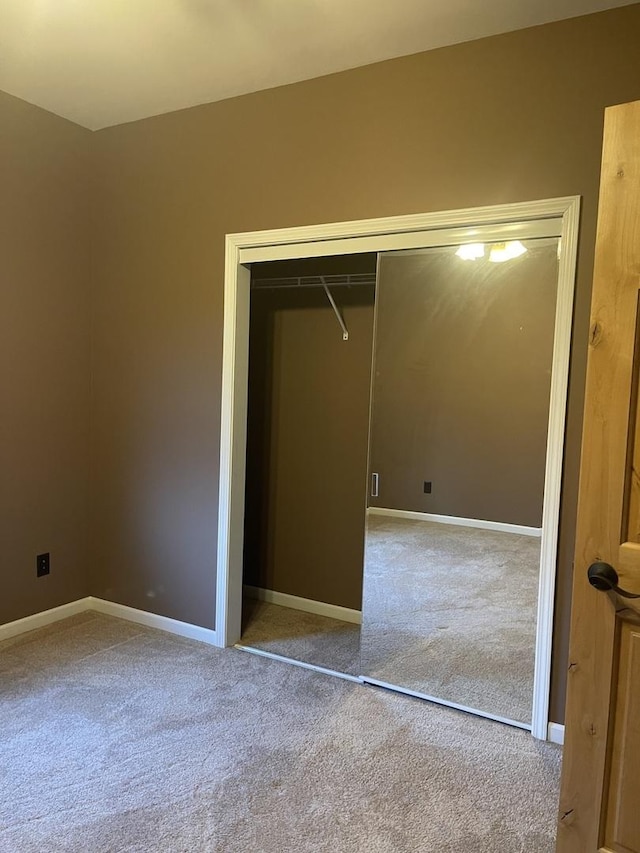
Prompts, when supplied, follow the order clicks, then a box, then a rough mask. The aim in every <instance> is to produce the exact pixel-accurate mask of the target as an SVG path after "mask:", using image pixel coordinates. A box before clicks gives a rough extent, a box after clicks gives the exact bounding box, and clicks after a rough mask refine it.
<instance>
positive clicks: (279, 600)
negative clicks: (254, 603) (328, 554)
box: [243, 584, 362, 625]
mask: <svg viewBox="0 0 640 853" xmlns="http://www.w3.org/2000/svg"><path fill="white" fill-rule="evenodd" d="M243 592H244V594H245V595H246V596H247V598H257V599H258V600H259V601H267V602H269V604H279V605H280V606H281V607H290V608H291V609H292V610H304V611H305V613H315V614H316V616H328V617H329V618H331V619H339V620H340V621H341V622H352V623H354V624H355V625H360V624H361V623H362V613H361V612H360V610H351V609H350V608H349V607H340V605H338V604H327V603H326V602H324V601H313V600H312V599H310V598H300V597H299V596H298V595H289V594H288V593H286V592H275V590H273V589H262V588H261V587H257V586H248V585H247V584H245V585H244V587H243Z"/></svg>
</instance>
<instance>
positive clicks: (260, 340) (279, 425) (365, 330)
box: [244, 255, 376, 610]
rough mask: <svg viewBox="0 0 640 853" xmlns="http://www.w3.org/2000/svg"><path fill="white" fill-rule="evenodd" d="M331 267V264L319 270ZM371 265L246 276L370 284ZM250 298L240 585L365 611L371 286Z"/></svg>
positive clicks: (369, 261)
mask: <svg viewBox="0 0 640 853" xmlns="http://www.w3.org/2000/svg"><path fill="white" fill-rule="evenodd" d="M327 262H329V263H327ZM375 268H376V256H375V255H369V256H354V257H351V258H349V257H347V258H344V259H340V258H336V259H332V258H327V259H317V260H315V261H312V262H308V261H307V262H303V263H302V264H299V263H296V262H290V263H288V264H255V265H254V266H253V268H252V271H251V272H252V277H257V278H263V277H264V278H270V277H283V276H293V275H301V274H308V275H314V274H315V275H321V274H334V275H338V274H342V275H344V274H346V273H348V272H356V271H363V272H365V271H370V272H373V273H375ZM333 295H334V298H335V299H336V302H337V303H338V305H339V306H340V309H341V311H342V314H343V317H344V320H345V323H346V326H347V328H348V330H349V340H348V341H343V340H342V331H341V329H340V326H339V324H338V321H337V319H336V317H335V315H334V313H333V311H332V309H331V308H330V306H329V305H328V301H327V297H326V295H325V293H324V291H323V290H322V289H317V288H313V289H299V290H295V291H294V290H290V289H286V290H281V289H280V290H262V289H259V290H256V291H254V292H253V293H252V297H251V331H250V349H249V413H248V435H247V479H246V482H247V488H246V499H245V500H246V502H245V506H246V518H245V573H244V574H245V583H248V584H251V585H252V586H259V587H263V588H266V589H273V590H277V591H278V592H285V593H289V594H290V595H298V596H301V597H303V598H310V599H313V600H315V601H326V602H329V603H331V604H338V605H340V606H342V607H351V608H354V609H356V610H359V609H360V607H361V604H362V572H363V564H364V524H365V506H366V481H367V441H368V430H369V388H370V381H371V344H372V335H373V300H374V286H373V285H371V286H359V287H352V288H345V287H337V288H335V289H334V294H333Z"/></svg>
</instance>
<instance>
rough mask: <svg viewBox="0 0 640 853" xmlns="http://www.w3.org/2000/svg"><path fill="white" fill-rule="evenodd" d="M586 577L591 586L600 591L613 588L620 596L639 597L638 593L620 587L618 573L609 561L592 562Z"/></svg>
mask: <svg viewBox="0 0 640 853" xmlns="http://www.w3.org/2000/svg"><path fill="white" fill-rule="evenodd" d="M587 577H588V578H589V583H590V584H591V586H593V587H595V588H596V589H599V590H601V591H602V592H608V591H609V590H613V592H617V593H618V595H621V596H622V598H640V594H638V595H636V594H635V593H633V592H627V591H626V589H620V587H619V586H618V573H617V572H616V570H615V569H614V568H613V566H610V565H609V563H592V564H591V565H590V566H589V569H588V571H587Z"/></svg>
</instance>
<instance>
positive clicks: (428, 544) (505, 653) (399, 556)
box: [361, 515, 540, 723]
mask: <svg viewBox="0 0 640 853" xmlns="http://www.w3.org/2000/svg"><path fill="white" fill-rule="evenodd" d="M365 559H366V568H365V582H364V593H363V624H362V636H361V656H362V673H363V674H364V675H367V676H369V677H372V678H375V679H377V680H380V681H385V682H389V683H391V684H395V685H399V686H401V687H406V688H408V689H410V690H414V691H416V692H419V693H423V694H426V695H428V696H433V697H436V698H438V699H445V700H447V701H450V702H455V703H457V704H460V705H464V706H467V707H469V708H474V709H476V710H480V711H485V712H487V713H490V714H494V715H497V716H501V717H505V718H507V719H510V720H514V721H518V722H523V723H530V722H531V708H532V701H533V670H534V661H535V636H536V607H537V597H538V576H539V563H540V539H538V538H535V537H531V536H523V535H520V534H514V533H502V532H497V531H493V530H479V529H476V528H470V527H460V526H456V525H449V524H437V523H434V522H426V521H409V520H404V519H395V518H388V517H386V516H375V515H373V516H370V517H369V520H368V525H367V545H366V558H365Z"/></svg>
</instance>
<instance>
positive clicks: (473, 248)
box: [456, 243, 484, 261]
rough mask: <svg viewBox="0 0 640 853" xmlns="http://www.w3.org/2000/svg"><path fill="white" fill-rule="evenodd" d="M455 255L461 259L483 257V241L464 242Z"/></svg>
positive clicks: (475, 259) (471, 259)
mask: <svg viewBox="0 0 640 853" xmlns="http://www.w3.org/2000/svg"><path fill="white" fill-rule="evenodd" d="M456 255H457V256H458V257H459V258H462V260H463V261H477V260H478V258H484V243H465V244H464V245H462V246H460V248H459V249H458V251H457V252H456Z"/></svg>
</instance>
